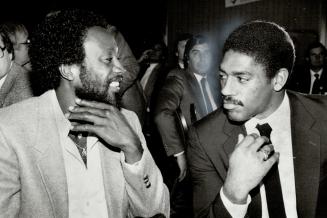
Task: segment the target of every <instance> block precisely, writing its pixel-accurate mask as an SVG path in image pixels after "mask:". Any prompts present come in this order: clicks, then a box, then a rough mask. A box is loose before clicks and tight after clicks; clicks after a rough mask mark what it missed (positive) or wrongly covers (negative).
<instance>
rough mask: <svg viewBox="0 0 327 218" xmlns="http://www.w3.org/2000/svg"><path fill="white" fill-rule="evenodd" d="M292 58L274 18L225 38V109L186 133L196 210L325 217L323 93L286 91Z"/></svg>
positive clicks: (217, 214)
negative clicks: (318, 94)
mask: <svg viewBox="0 0 327 218" xmlns="http://www.w3.org/2000/svg"><path fill="white" fill-rule="evenodd" d="M294 60H295V52H294V45H293V42H292V40H291V38H290V36H289V35H288V33H287V32H286V31H285V30H284V29H283V28H282V27H280V26H279V25H277V24H275V23H272V22H264V21H252V22H248V23H245V24H243V25H241V26H240V27H238V28H237V29H236V30H234V31H233V32H232V33H231V34H230V35H229V37H228V38H227V40H226V42H225V44H224V47H223V59H222V62H221V64H220V82H221V87H222V90H221V93H222V95H223V98H224V101H223V109H222V110H217V111H215V112H214V113H212V114H210V115H209V116H207V117H205V118H204V119H202V120H200V121H199V122H197V123H195V124H194V126H193V128H191V130H190V134H189V143H190V145H189V147H188V151H187V154H188V155H187V157H188V161H189V167H190V171H191V176H192V181H193V206H194V213H195V217H220V218H221V217H222V218H224V217H251V218H252V217H255V218H256V217H263V218H266V217H270V218H275V217H276V218H277V217H278V218H281V217H301V218H302V217H304V218H312V217H327V209H326V203H327V147H326V146H327V137H326V136H327V123H326V121H327V116H326V109H327V98H326V97H324V96H314V95H312V96H310V95H302V94H300V93H296V92H291V91H288V90H285V88H284V86H285V84H286V82H287V79H288V77H289V75H290V74H291V72H292V68H293V64H294Z"/></svg>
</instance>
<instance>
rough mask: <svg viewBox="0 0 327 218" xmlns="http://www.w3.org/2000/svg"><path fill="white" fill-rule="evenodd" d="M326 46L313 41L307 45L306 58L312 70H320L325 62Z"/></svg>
mask: <svg viewBox="0 0 327 218" xmlns="http://www.w3.org/2000/svg"><path fill="white" fill-rule="evenodd" d="M326 55H327V53H326V47H325V46H324V45H323V44H321V43H320V42H313V43H311V44H310V45H309V46H308V49H307V52H306V60H307V61H308V62H309V64H310V69H311V70H312V71H314V72H318V71H319V70H321V69H322V68H323V67H324V65H325V64H326Z"/></svg>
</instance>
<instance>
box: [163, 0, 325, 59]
mask: <svg viewBox="0 0 327 218" xmlns="http://www.w3.org/2000/svg"><path fill="white" fill-rule="evenodd" d="M167 18H168V42H169V44H170V45H173V42H174V40H175V39H176V36H177V34H178V33H183V32H189V33H192V34H197V33H201V34H206V35H208V36H209V37H210V38H211V39H212V40H213V43H214V44H213V46H214V47H215V49H217V55H218V57H220V54H219V51H220V49H221V47H222V45H223V42H224V40H225V39H226V37H227V36H228V34H229V33H230V32H231V31H232V30H233V29H235V28H236V27H237V26H239V25H240V24H241V23H244V22H246V21H248V20H253V19H263V20H269V21H274V22H276V23H278V24H280V25H282V26H284V27H285V28H286V30H287V31H289V32H290V33H291V35H292V36H293V38H294V40H295V44H296V47H297V50H298V51H297V52H298V56H299V57H300V56H302V53H303V51H304V48H305V47H306V46H307V44H308V41H310V40H314V39H315V38H319V37H320V36H321V35H322V33H324V31H326V0H310V1H308V0H287V1H285V0H260V1H256V2H252V3H249V4H244V5H239V6H235V7H228V8H226V7H225V0H168V12H167ZM322 38H326V36H323V37H322ZM321 41H322V42H323V43H324V41H325V39H321ZM170 52H172V50H170Z"/></svg>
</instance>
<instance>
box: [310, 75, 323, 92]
mask: <svg viewBox="0 0 327 218" xmlns="http://www.w3.org/2000/svg"><path fill="white" fill-rule="evenodd" d="M317 73H318V75H319V76H318V78H319V79H320V77H321V74H322V69H321V70H319V71H318V72H314V71H313V70H311V69H310V75H311V82H310V92H309V93H310V94H312V88H313V83H314V82H315V80H316V77H315V74H317Z"/></svg>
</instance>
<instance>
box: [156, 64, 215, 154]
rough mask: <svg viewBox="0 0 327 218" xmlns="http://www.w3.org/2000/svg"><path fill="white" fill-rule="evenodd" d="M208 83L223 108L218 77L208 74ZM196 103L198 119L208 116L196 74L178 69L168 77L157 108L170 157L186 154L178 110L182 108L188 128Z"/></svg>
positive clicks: (158, 125)
mask: <svg viewBox="0 0 327 218" xmlns="http://www.w3.org/2000/svg"><path fill="white" fill-rule="evenodd" d="M208 83H209V87H210V89H211V93H212V94H213V97H214V100H215V102H216V104H217V106H218V107H219V106H220V105H221V95H220V85H219V82H218V77H216V76H215V75H208ZM192 104H194V106H195V110H196V115H197V119H201V118H202V117H204V116H205V115H207V114H206V109H205V106H204V105H205V104H204V100H203V97H202V93H201V87H200V86H199V83H198V82H197V80H196V78H195V76H194V74H193V73H191V72H189V71H187V70H181V69H174V70H172V71H171V72H169V74H168V75H167V78H166V81H165V83H164V85H163V87H162V89H161V91H160V92H159V95H158V98H157V104H156V109H155V123H156V125H157V127H158V130H159V133H160V135H161V138H162V141H163V144H164V147H165V150H166V153H167V155H168V156H170V155H173V154H176V153H179V152H181V151H184V144H183V140H182V139H181V136H180V134H179V132H178V130H177V127H176V120H175V111H176V109H177V108H180V109H181V111H182V113H183V115H184V117H185V119H186V122H187V124H188V125H190V124H191V123H192V122H191V105H192Z"/></svg>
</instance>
